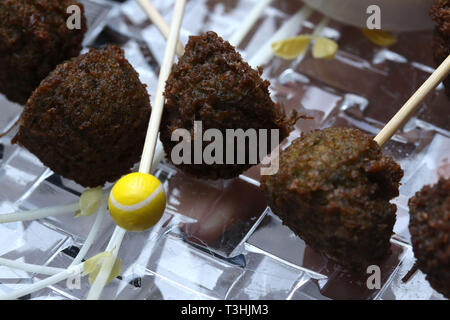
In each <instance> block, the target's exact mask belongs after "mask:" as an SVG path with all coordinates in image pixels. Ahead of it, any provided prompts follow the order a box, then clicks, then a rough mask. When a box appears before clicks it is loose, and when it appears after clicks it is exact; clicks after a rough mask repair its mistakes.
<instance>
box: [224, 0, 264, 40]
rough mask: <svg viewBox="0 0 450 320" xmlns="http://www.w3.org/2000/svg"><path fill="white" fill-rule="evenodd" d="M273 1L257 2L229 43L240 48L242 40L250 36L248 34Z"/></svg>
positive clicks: (261, 0) (262, 0)
mask: <svg viewBox="0 0 450 320" xmlns="http://www.w3.org/2000/svg"><path fill="white" fill-rule="evenodd" d="M272 1H273V0H260V1H257V4H256V6H255V7H254V8H253V10H252V11H250V13H249V14H248V16H247V17H246V19H245V20H244V22H243V23H242V25H241V26H239V28H238V30H236V33H234V34H233V35H232V36H231V37H230V40H229V42H230V43H231V44H232V45H233V46H235V47H236V48H237V47H239V45H240V44H241V42H242V40H244V38H245V36H246V35H247V34H248V32H249V31H250V30H251V28H252V27H253V25H254V24H255V23H256V21H258V19H259V18H260V17H261V15H262V13H263V12H264V9H266V8H267V7H268V6H269V5H270V4H271V3H272Z"/></svg>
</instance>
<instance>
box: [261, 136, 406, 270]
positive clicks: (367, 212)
mask: <svg viewBox="0 0 450 320" xmlns="http://www.w3.org/2000/svg"><path fill="white" fill-rule="evenodd" d="M279 168H280V169H279V171H278V173H276V174H274V175H271V176H270V175H267V176H263V177H262V180H261V188H262V190H263V191H264V192H265V194H266V196H267V199H268V203H269V206H270V207H271V208H272V210H273V212H274V213H275V214H276V215H278V216H279V217H280V218H281V219H282V221H283V224H285V225H286V226H287V227H289V228H290V229H291V230H292V231H294V233H295V234H297V235H298V236H299V237H301V238H302V239H303V240H304V241H305V242H306V243H307V244H308V245H309V246H310V247H312V248H313V249H315V250H317V251H318V252H321V253H323V254H325V255H326V256H328V257H329V258H331V259H332V260H334V261H336V262H338V263H339V264H341V265H343V266H345V267H347V268H349V269H352V270H355V271H361V270H362V269H363V268H366V267H367V266H369V265H371V264H377V263H379V262H380V261H381V260H382V259H383V258H385V257H386V256H387V255H388V253H389V252H390V237H391V235H392V230H393V226H394V223H395V219H396V216H395V212H396V206H395V205H394V204H391V203H389V201H390V200H391V199H392V198H394V197H395V196H397V195H398V187H399V182H400V179H401V177H402V176H403V171H402V169H401V168H400V167H399V165H398V164H397V163H395V162H394V161H393V160H392V159H391V158H388V157H384V156H383V155H382V153H381V149H380V147H379V146H378V144H377V143H376V142H375V141H374V140H373V139H372V137H370V136H368V135H366V134H365V133H363V132H362V131H360V130H357V129H350V128H328V129H324V130H316V131H313V132H311V133H309V134H307V135H304V136H302V137H300V138H298V139H296V140H294V141H293V142H292V144H291V145H290V146H289V147H288V148H286V149H285V150H283V151H282V152H281V153H280V163H279Z"/></svg>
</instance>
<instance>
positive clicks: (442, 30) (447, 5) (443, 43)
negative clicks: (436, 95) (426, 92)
mask: <svg viewBox="0 0 450 320" xmlns="http://www.w3.org/2000/svg"><path fill="white" fill-rule="evenodd" d="M430 17H431V19H432V20H433V21H435V22H436V27H435V29H434V33H433V43H432V50H433V58H434V63H435V64H436V66H439V65H440V64H441V63H442V62H444V60H445V59H446V58H447V57H448V55H449V54H450V1H449V0H436V1H435V2H434V3H433V5H432V6H431V8H430ZM444 86H445V93H446V94H447V95H448V96H449V97H450V77H447V78H445V80H444Z"/></svg>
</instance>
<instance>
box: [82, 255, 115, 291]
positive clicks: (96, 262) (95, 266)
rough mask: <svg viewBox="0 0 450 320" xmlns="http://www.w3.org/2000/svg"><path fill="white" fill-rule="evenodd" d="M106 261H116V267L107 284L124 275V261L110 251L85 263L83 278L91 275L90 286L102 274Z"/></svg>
mask: <svg viewBox="0 0 450 320" xmlns="http://www.w3.org/2000/svg"><path fill="white" fill-rule="evenodd" d="M105 259H115V261H114V266H113V268H112V270H111V273H110V275H109V277H108V280H107V282H106V283H109V282H110V281H111V280H113V279H114V278H116V277H117V276H119V275H120V274H121V273H122V259H120V258H115V257H114V256H113V254H112V252H110V251H106V252H101V253H99V254H96V255H95V256H93V257H91V258H89V259H88V260H86V261H85V262H84V268H83V269H84V270H83V274H82V276H86V275H89V284H90V285H92V284H93V283H94V281H95V279H96V278H97V275H98V273H99V272H100V268H101V264H102V263H103V262H104V261H105Z"/></svg>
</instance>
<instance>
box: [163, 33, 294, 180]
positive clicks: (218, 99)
mask: <svg viewBox="0 0 450 320" xmlns="http://www.w3.org/2000/svg"><path fill="white" fill-rule="evenodd" d="M261 73H262V70H258V71H257V70H254V69H252V68H251V67H250V66H249V65H248V64H247V63H246V62H244V61H243V60H242V57H241V55H240V54H239V53H237V52H236V50H235V49H234V47H233V46H231V45H230V44H229V43H228V42H227V41H224V40H223V39H222V38H220V37H218V36H217V34H216V33H214V32H211V31H210V32H207V33H206V34H203V35H200V36H191V37H190V38H189V42H188V44H187V46H186V51H185V54H184V55H183V57H181V58H180V60H179V62H178V64H176V65H175V66H174V68H173V70H172V73H171V75H170V77H169V79H168V81H167V84H166V90H165V94H164V95H165V98H166V104H165V106H164V113H163V117H162V122H161V141H162V143H163V145H164V149H165V152H166V155H167V156H168V158H169V161H170V160H171V159H170V158H171V152H172V149H173V148H174V146H175V145H177V144H178V142H175V141H171V137H172V132H173V131H175V130H176V129H186V130H188V131H189V132H190V135H191V138H192V141H194V121H201V122H202V129H203V131H206V130H208V129H218V130H220V132H221V133H222V134H223V137H225V136H226V130H227V129H242V130H244V131H247V129H255V130H256V132H259V131H258V130H259V129H267V130H269V133H270V130H271V129H278V130H279V136H280V139H284V138H285V137H286V136H287V135H288V134H289V131H290V125H291V124H292V123H293V122H295V120H293V118H291V119H287V118H286V116H285V114H284V112H283V111H282V109H281V107H280V106H279V105H276V104H275V103H274V102H273V101H272V99H271V98H270V94H269V89H268V88H269V85H270V83H269V82H268V81H264V80H262V79H261ZM258 138H259V136H258ZM268 141H270V139H268ZM207 144H208V143H203V150H204V148H205V147H206V145H207ZM223 150H224V155H223V161H222V162H223V164H218V163H215V164H211V165H206V164H194V152H195V150H194V148H193V143H192V152H191V155H192V161H191V164H186V163H182V164H179V165H177V167H179V168H180V169H182V170H183V171H185V172H187V173H190V174H192V175H194V176H196V177H198V178H205V179H230V178H234V177H236V176H238V175H239V174H241V173H242V172H244V171H245V170H247V169H248V168H250V167H251V166H252V164H251V163H250V161H249V157H248V151H249V143H246V160H245V163H244V164H237V161H234V163H235V164H226V156H225V155H226V154H227V152H231V151H230V150H227V145H226V141H225V138H224V145H223ZM268 151H270V149H269V148H268ZM236 156H237V155H236V152H235V158H236ZM260 160H262V159H260V158H259V159H258V161H260Z"/></svg>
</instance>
